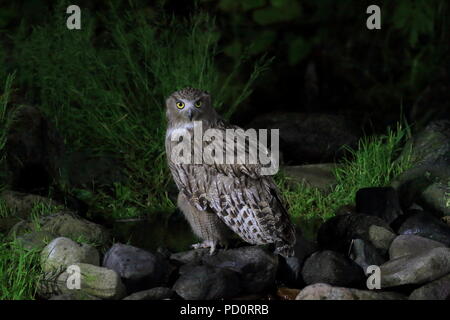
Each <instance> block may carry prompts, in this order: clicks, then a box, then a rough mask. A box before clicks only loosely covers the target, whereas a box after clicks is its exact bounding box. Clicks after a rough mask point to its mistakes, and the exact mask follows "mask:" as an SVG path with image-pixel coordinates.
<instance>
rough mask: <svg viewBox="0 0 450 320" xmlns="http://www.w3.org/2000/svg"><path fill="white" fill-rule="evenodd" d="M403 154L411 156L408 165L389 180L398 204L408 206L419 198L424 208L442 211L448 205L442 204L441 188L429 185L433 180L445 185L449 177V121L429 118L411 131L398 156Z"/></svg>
mask: <svg viewBox="0 0 450 320" xmlns="http://www.w3.org/2000/svg"><path fill="white" fill-rule="evenodd" d="M407 157H409V158H410V159H411V162H412V166H411V168H410V169H408V170H406V171H405V172H404V173H402V174H401V175H400V176H399V177H398V178H397V179H395V180H394V181H393V182H392V184H391V185H392V186H393V187H394V188H396V189H397V191H398V194H399V198H400V201H401V204H402V207H403V208H409V207H410V206H411V204H413V203H414V202H417V200H418V199H419V200H421V201H419V204H420V205H421V206H423V207H424V208H425V209H427V210H429V211H431V212H437V213H438V215H444V214H445V213H446V212H448V211H447V210H448V208H442V197H441V195H442V192H441V191H439V190H438V189H440V187H439V188H437V186H432V185H433V184H435V183H437V184H438V185H440V186H441V187H444V189H445V188H447V187H448V181H450V121H448V120H440V121H434V122H431V123H430V124H428V125H427V126H426V127H425V128H424V129H423V130H421V131H420V132H418V133H417V134H415V135H414V136H413V137H412V138H411V139H410V140H409V141H408V142H407V143H406V145H405V147H404V148H403V152H402V154H401V156H400V157H399V160H400V159H402V158H407ZM430 186H432V187H430ZM429 187H430V188H431V189H430V190H429V189H428V188H429ZM424 193H425V194H424ZM442 209H445V210H444V212H442V211H441V210H442Z"/></svg>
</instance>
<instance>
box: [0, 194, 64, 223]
mask: <svg viewBox="0 0 450 320" xmlns="http://www.w3.org/2000/svg"><path fill="white" fill-rule="evenodd" d="M0 200H2V201H3V202H4V204H5V205H6V207H7V208H8V209H9V210H10V211H11V213H12V214H13V215H14V216H16V217H19V218H21V219H28V218H30V214H31V211H32V210H33V208H34V207H35V206H36V205H39V204H42V205H45V206H48V207H50V206H57V205H59V204H58V203H56V202H55V201H53V200H51V199H49V198H45V197H41V196H38V195H36V194H28V193H22V192H18V191H11V190H4V191H3V192H2V193H1V194H0Z"/></svg>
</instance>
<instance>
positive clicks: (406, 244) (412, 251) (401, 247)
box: [389, 234, 445, 260]
mask: <svg viewBox="0 0 450 320" xmlns="http://www.w3.org/2000/svg"><path fill="white" fill-rule="evenodd" d="M439 247H445V245H444V244H443V243H440V242H437V241H434V240H430V239H427V238H423V237H420V236H416V235H412V234H409V235H400V236H398V237H396V238H395V239H394V241H392V244H391V247H390V248H389V258H390V259H391V260H393V259H396V258H399V257H402V256H408V255H413V256H414V255H419V254H422V253H424V252H428V251H430V250H432V249H434V248H439Z"/></svg>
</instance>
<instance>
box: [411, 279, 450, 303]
mask: <svg viewBox="0 0 450 320" xmlns="http://www.w3.org/2000/svg"><path fill="white" fill-rule="evenodd" d="M409 299H410V300H450V273H449V274H447V275H446V276H444V277H442V278H439V279H437V280H434V281H432V282H430V283H427V284H426V285H424V286H422V287H420V288H417V289H416V290H414V291H413V292H412V293H411V294H410V296H409Z"/></svg>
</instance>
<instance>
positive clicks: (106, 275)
mask: <svg viewBox="0 0 450 320" xmlns="http://www.w3.org/2000/svg"><path fill="white" fill-rule="evenodd" d="M76 267H78V268H79V269H78V270H77V269H76ZM72 268H73V269H71V270H66V271H64V272H62V273H59V274H52V275H47V276H46V278H45V279H44V280H43V281H41V283H40V285H39V288H38V292H39V294H40V295H41V296H44V297H45V296H49V295H55V294H74V293H76V294H77V295H79V294H81V295H85V294H86V295H91V296H94V297H97V298H100V299H112V300H116V299H122V298H123V297H125V295H126V290H125V286H124V285H123V283H122V281H121V280H120V276H119V275H118V274H117V273H116V272H115V271H114V270H110V269H107V268H102V267H98V266H94V265H91V264H85V263H77V264H76V265H74V266H72ZM77 271H79V272H80V273H79V274H80V281H79V283H78V284H79V286H80V289H76V287H75V288H74V287H71V286H72V285H73V286H76V285H78V284H77V282H76V281H75V280H73V276H74V274H75V273H77V274H78V272H77ZM71 276H72V277H71ZM69 277H70V278H69ZM68 284H70V285H71V286H68Z"/></svg>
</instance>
